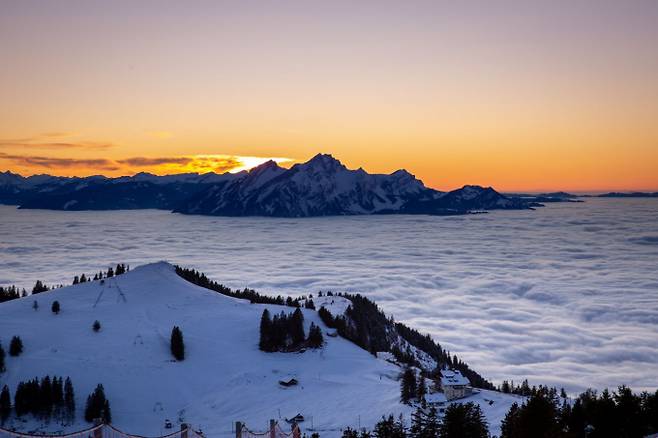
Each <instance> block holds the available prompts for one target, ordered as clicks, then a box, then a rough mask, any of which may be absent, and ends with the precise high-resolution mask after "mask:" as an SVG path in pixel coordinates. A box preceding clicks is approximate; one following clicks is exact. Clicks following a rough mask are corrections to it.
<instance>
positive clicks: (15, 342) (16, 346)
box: [9, 336, 23, 356]
mask: <svg viewBox="0 0 658 438" xmlns="http://www.w3.org/2000/svg"><path fill="white" fill-rule="evenodd" d="M22 352H23V341H22V340H21V338H20V337H18V336H14V337H13V338H11V342H10V343H9V355H10V356H18V355H20V354H21V353H22Z"/></svg>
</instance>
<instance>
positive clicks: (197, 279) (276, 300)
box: [176, 266, 306, 307]
mask: <svg viewBox="0 0 658 438" xmlns="http://www.w3.org/2000/svg"><path fill="white" fill-rule="evenodd" d="M176 274H178V275H179V276H180V277H181V278H184V279H185V280H187V281H189V282H190V283H192V284H196V285H197V286H201V287H203V288H206V289H210V290H212V291H215V292H218V293H220V294H222V295H227V296H229V297H233V298H240V299H243V300H249V302H251V304H278V305H280V306H289V307H300V306H301V303H302V302H303V301H304V300H305V298H306V297H303V296H302V297H299V298H291V297H288V298H286V299H284V298H283V297H282V296H281V295H278V296H276V297H270V296H267V295H261V294H259V293H258V292H256V291H255V290H253V289H248V288H244V289H243V290H238V289H235V290H233V289H231V288H229V287H226V286H224V285H223V284H220V283H218V282H216V281H213V280H210V279H209V278H208V277H207V276H206V274H204V273H202V272H199V271H196V270H194V269H187V268H182V267H180V266H176Z"/></svg>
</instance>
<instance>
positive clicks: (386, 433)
mask: <svg viewBox="0 0 658 438" xmlns="http://www.w3.org/2000/svg"><path fill="white" fill-rule="evenodd" d="M373 434H374V435H375V437H376V438H406V436H407V434H406V431H405V428H404V423H403V422H402V418H400V419H398V420H397V421H396V420H395V419H394V418H393V415H389V416H388V418H386V417H382V419H381V421H380V422H378V423H377V424H375V429H374V430H373Z"/></svg>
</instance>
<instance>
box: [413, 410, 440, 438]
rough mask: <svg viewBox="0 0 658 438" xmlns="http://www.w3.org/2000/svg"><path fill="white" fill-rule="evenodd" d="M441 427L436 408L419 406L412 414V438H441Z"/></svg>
mask: <svg viewBox="0 0 658 438" xmlns="http://www.w3.org/2000/svg"><path fill="white" fill-rule="evenodd" d="M440 425H441V423H440V421H439V417H438V412H437V410H436V407H434V406H431V407H430V408H429V409H427V408H425V407H422V406H419V407H418V408H416V411H414V412H413V413H412V414H411V427H409V434H408V436H409V437H410V438H435V437H438V436H439V426H440Z"/></svg>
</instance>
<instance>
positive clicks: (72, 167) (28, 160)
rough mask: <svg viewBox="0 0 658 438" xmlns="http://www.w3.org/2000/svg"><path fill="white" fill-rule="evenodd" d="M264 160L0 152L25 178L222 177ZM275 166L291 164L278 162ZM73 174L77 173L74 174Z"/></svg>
mask: <svg viewBox="0 0 658 438" xmlns="http://www.w3.org/2000/svg"><path fill="white" fill-rule="evenodd" d="M267 160H268V158H266V157H265V158H261V157H241V156H233V155H192V156H165V157H129V158H123V159H118V160H113V159H107V158H60V157H51V156H43V155H31V154H16V153H7V152H2V151H0V163H2V162H4V163H8V164H9V165H11V168H12V169H15V168H16V170H17V171H18V173H23V172H28V173H29V174H34V173H40V172H49V173H53V174H61V173H62V172H65V173H66V174H67V175H68V174H69V173H70V172H74V173H75V174H76V175H91V174H98V173H108V174H112V175H115V174H117V173H119V174H124V175H128V174H130V175H132V174H134V173H137V172H142V171H148V172H151V173H155V174H160V175H161V174H174V173H184V172H198V173H206V172H215V173H224V172H229V171H237V170H243V169H247V168H250V167H253V166H256V165H258V164H260V163H263V162H265V161H267ZM276 160H278V161H279V162H285V161H291V160H289V159H279V158H277V159H276ZM76 172H77V173H76Z"/></svg>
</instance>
